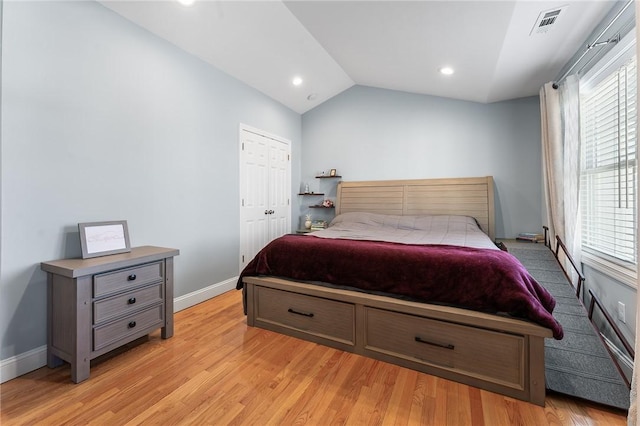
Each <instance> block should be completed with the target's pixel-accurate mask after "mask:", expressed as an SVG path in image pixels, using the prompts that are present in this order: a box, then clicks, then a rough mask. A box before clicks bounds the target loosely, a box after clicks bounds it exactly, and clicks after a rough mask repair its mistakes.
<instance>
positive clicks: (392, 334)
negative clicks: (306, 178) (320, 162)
mask: <svg viewBox="0 0 640 426" xmlns="http://www.w3.org/2000/svg"><path fill="white" fill-rule="evenodd" d="M353 211H367V212H374V213H384V214H399V215H415V214H458V215H468V216H473V217H475V218H476V220H477V221H478V222H479V224H480V226H481V228H482V229H483V230H484V231H485V232H486V233H487V234H488V235H489V236H490V237H491V239H492V240H493V239H494V238H495V222H494V196H493V179H492V177H490V176H489V177H481V178H454V179H427V180H398V181H368V182H340V183H339V186H338V193H337V202H336V213H344V212H353ZM244 285H245V289H246V292H247V294H246V296H247V324H248V325H250V326H253V327H261V328H265V329H268V330H272V331H276V332H279V333H283V334H287V335H290V336H294V337H298V338H301V339H305V340H309V341H312V342H316V343H320V344H324V345H327V346H331V347H334V348H338V349H341V350H345V351H349V352H354V353H357V354H360V355H364V356H367V357H370V358H375V359H379V360H382V361H386V362H390V363H393V364H397V365H400V366H403V367H407V368H411V369H414V370H418V371H422V372H425V373H428V374H432V375H435V376H439V377H443V378H446V379H450V380H454V381H457V382H461V383H465V384H468V385H471V386H475V387H478V388H482V389H486V390H489V391H492V392H497V393H500V394H503V395H506V396H510V397H514V398H518V399H521V400H525V401H530V402H532V403H534V404H538V405H542V406H544V399H545V381H544V339H545V338H549V337H552V332H551V330H549V329H547V328H545V327H542V326H539V325H537V324H534V323H532V322H528V321H524V320H519V319H513V318H509V317H505V316H499V315H490V314H484V313H480V312H475V311H472V310H466V309H459V308H453V307H448V306H440V305H431V304H425V303H416V302H409V301H405V300H400V299H396V298H391V297H384V296H377V295H371V294H367V293H362V292H357V291H350V290H342V289H336V288H330V287H324V286H318V285H313V284H307V283H302V282H296V281H292V280H285V279H280V278H275V277H246V278H244Z"/></svg>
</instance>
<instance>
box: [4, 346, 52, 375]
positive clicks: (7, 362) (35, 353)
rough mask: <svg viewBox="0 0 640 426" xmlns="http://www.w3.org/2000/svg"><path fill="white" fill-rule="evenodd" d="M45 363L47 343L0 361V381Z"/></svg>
mask: <svg viewBox="0 0 640 426" xmlns="http://www.w3.org/2000/svg"><path fill="white" fill-rule="evenodd" d="M45 365H47V345H44V346H40V347H39V348H35V349H31V350H30V351H27V352H24V353H21V354H20V355H16V356H12V357H11V358H7V359H3V360H2V361H0V383H4V382H6V381H9V380H11V379H15V378H16V377H18V376H22V375H23V374H27V373H28V372H30V371H33V370H37V369H38V368H40V367H44V366H45Z"/></svg>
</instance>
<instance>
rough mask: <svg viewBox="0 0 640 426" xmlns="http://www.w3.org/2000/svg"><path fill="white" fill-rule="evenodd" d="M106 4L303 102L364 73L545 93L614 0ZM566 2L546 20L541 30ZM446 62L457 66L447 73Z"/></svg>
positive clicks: (484, 90) (378, 82) (389, 80)
mask: <svg viewBox="0 0 640 426" xmlns="http://www.w3.org/2000/svg"><path fill="white" fill-rule="evenodd" d="M101 3H102V4H103V5H104V6H106V7H108V8H109V9H112V10H113V11H115V12H116V13H118V14H120V15H122V16H124V17H125V18H127V19H129V20H131V21H132V22H134V23H136V24H137V25H139V26H141V27H143V28H146V29H147V30H149V31H150V32H152V33H155V34H156V35H158V36H160V37H162V38H164V39H166V40H168V41H169V42H171V43H173V44H175V45H176V46H178V47H179V48H181V49H184V50H185V51H187V52H189V53H191V54H193V55H195V56H197V57H199V58H201V59H202V60H204V61H206V62H208V63H210V64H212V65H214V66H215V67H217V68H219V69H220V70H222V71H224V72H226V73H228V74H230V75H232V76H234V77H235V78H237V79H239V80H241V81H243V82H244V83H246V84H248V85H249V86H252V87H254V88H255V89H257V90H259V91H261V92H263V93H264V94H266V95H268V96H270V97H271V98H273V99H275V100H277V101H279V102H281V103H282V104H284V105H286V106H288V107H289V108H291V109H292V110H294V111H296V112H298V113H304V112H306V111H308V110H310V109H312V108H313V107H315V106H317V105H319V104H321V103H322V102H324V101H326V100H327V99H330V98H331V97H333V96H335V95H337V94H339V93H340V92H342V91H344V90H346V89H348V88H349V87H351V86H353V85H356V84H357V85H364V86H372V87H379V88H386V89H393V90H401V91H406V92H412V93H419V94H428V95H434V96H442V97H447V98H454V99H462V100H468V101H474V102H483V103H490V102H496V101H501V100H507V99H515V98H520V97H525V96H531V95H535V94H537V93H538V91H539V89H540V86H542V85H543V84H544V83H546V82H548V81H551V80H553V79H554V78H556V77H557V76H558V74H559V73H560V71H561V69H562V67H563V66H564V65H565V64H566V63H567V62H568V61H569V60H570V58H571V57H572V56H573V55H574V53H575V52H576V51H577V50H578V49H580V48H581V47H584V46H585V43H584V42H585V40H586V38H587V37H588V36H589V34H590V33H591V32H592V31H593V29H594V28H595V27H596V25H597V24H598V23H599V22H600V21H601V20H602V19H603V17H604V16H605V15H606V14H607V13H608V12H609V11H610V10H611V8H612V7H613V6H614V3H615V2H614V1H577V0H564V1H542V0H540V1H538V0H533V1H532V0H529V1H525V0H503V1H482V0H477V1H456V0H453V1H451V0H450V1H327V0H322V1H287V2H282V1H278V0H266V1H265V0H263V1H211V0H209V1H201V0H200V1H199V0H196V2H195V3H194V4H193V5H191V6H189V7H186V6H183V5H182V4H180V3H178V2H177V1H166V0H165V1H153V0H147V1H126V0H125V1H122V0H119V1H109V0H105V1H101ZM559 8H561V12H560V14H559V15H557V18H556V19H555V21H554V22H553V24H552V25H549V26H548V27H547V31H543V32H537V31H535V28H536V25H537V23H538V22H539V18H540V17H541V16H544V13H545V12H549V11H554V10H558V9H559ZM444 66H449V67H452V68H453V69H454V71H455V72H454V74H452V75H450V76H445V75H442V74H441V73H440V72H439V69H441V68H442V67H444ZM295 76H298V77H300V78H301V79H302V83H301V84H300V85H298V86H294V85H293V84H292V80H293V78H294V77H295Z"/></svg>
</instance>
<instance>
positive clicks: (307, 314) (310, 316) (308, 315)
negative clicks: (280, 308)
mask: <svg viewBox="0 0 640 426" xmlns="http://www.w3.org/2000/svg"><path fill="white" fill-rule="evenodd" d="M287 312H290V313H292V314H296V315H302V316H303V317H309V318H313V313H312V312H308V313H307V312H298V311H294V310H293V309H291V308H289V310H288V311H287Z"/></svg>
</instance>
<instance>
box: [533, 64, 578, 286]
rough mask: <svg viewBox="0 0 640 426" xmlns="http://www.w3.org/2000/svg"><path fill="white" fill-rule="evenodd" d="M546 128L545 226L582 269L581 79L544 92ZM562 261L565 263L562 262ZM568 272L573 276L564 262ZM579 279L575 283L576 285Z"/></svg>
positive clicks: (542, 106)
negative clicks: (580, 202)
mask: <svg viewBox="0 0 640 426" xmlns="http://www.w3.org/2000/svg"><path fill="white" fill-rule="evenodd" d="M540 112H541V122H542V123H541V124H542V128H541V130H542V181H543V182H542V183H543V190H544V208H543V212H542V219H543V224H544V225H546V226H548V227H549V238H550V239H551V244H552V247H555V238H556V235H558V236H559V237H560V238H561V239H562V241H563V242H564V244H565V246H566V247H567V250H568V251H569V254H570V255H571V256H572V257H573V259H574V260H575V262H576V265H579V264H580V263H579V261H580V253H579V247H580V244H579V232H578V230H579V227H578V225H579V207H578V199H579V198H578V195H579V181H580V169H579V167H580V118H579V97H578V79H577V77H575V76H569V77H567V79H566V80H565V81H564V82H563V83H562V84H561V85H560V87H559V88H558V89H554V88H553V84H552V83H547V84H545V85H544V86H543V87H542V88H541V89H540ZM561 260H562V259H561ZM562 261H563V262H564V267H565V270H566V271H567V272H568V273H569V274H573V269H572V267H571V265H570V264H569V262H568V261H567V260H566V259H564V260H562ZM575 278H576V277H575V276H573V282H574V283H575V282H576V280H575Z"/></svg>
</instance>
